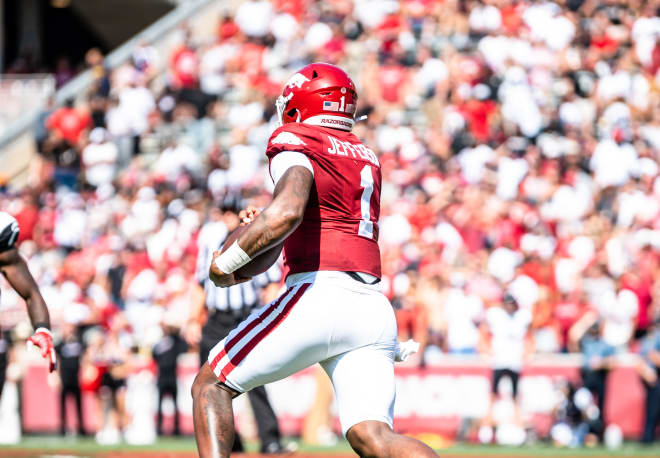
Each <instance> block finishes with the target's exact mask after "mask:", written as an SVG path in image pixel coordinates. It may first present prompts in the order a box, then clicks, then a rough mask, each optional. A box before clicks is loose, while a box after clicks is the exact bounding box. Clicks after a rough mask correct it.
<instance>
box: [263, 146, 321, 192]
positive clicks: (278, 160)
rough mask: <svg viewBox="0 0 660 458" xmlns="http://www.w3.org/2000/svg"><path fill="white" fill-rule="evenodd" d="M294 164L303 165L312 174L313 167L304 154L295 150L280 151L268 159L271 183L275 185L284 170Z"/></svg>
mask: <svg viewBox="0 0 660 458" xmlns="http://www.w3.org/2000/svg"><path fill="white" fill-rule="evenodd" d="M296 165H299V166H301V167H305V168H306V169H307V170H309V171H310V172H312V176H314V167H312V163H311V162H310V161H309V158H308V157H307V156H306V155H305V154H303V153H298V152H296V151H282V152H281V153H279V154H277V155H276V156H275V157H273V158H272V159H271V160H270V177H271V179H272V180H273V184H275V186H277V182H278V181H280V178H282V177H283V176H284V174H285V173H286V171H287V170H289V169H290V168H291V167H293V166H296Z"/></svg>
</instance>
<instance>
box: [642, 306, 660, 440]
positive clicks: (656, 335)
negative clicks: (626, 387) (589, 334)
mask: <svg viewBox="0 0 660 458" xmlns="http://www.w3.org/2000/svg"><path fill="white" fill-rule="evenodd" d="M640 353H641V356H642V358H643V362H642V364H641V366H640V375H641V377H642V382H643V383H644V388H645V389H646V415H645V420H644V432H643V434H642V438H641V440H642V442H644V443H646V444H650V443H652V442H654V441H655V439H656V429H657V427H658V424H660V319H658V318H656V320H655V322H654V323H653V327H652V329H651V330H650V332H649V334H648V335H647V336H646V337H645V338H644V340H643V341H642V345H641V347H640Z"/></svg>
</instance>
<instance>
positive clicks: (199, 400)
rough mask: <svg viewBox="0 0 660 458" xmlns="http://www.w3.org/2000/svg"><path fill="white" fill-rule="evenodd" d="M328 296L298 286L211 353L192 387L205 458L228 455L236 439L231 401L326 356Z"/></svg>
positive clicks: (198, 436) (257, 312)
mask: <svg viewBox="0 0 660 458" xmlns="http://www.w3.org/2000/svg"><path fill="white" fill-rule="evenodd" d="M327 296H328V292H327V291H326V290H325V289H324V288H322V287H319V288H317V287H316V286H314V287H310V284H309V283H304V284H298V285H295V286H294V287H292V288H289V289H288V290H287V291H286V292H285V293H284V294H283V295H282V296H280V297H279V298H278V299H277V300H276V301H274V302H272V303H271V304H268V305H266V306H264V307H261V308H259V309H257V310H255V311H254V312H253V313H251V314H250V316H249V317H248V318H247V319H246V320H245V321H243V322H242V323H241V324H240V325H239V326H238V327H237V328H236V329H234V330H233V331H232V332H231V333H229V335H228V336H227V337H226V338H225V339H223V340H222V341H221V342H219V343H218V344H217V345H216V346H215V347H214V348H213V349H212V350H211V352H210V354H209V357H208V361H207V363H205V364H204V366H203V367H202V369H201V370H200V372H199V374H198V376H197V378H196V379H195V382H194V384H193V418H194V423H195V437H196V439H197V441H198V442H197V443H198V447H199V452H200V456H202V457H205V456H227V455H228V453H229V452H228V448H231V444H232V441H233V439H234V419H233V412H232V408H231V399H232V397H234V396H236V395H238V394H241V393H244V392H247V391H250V390H251V389H253V388H255V387H257V386H261V385H264V384H266V383H270V382H272V381H275V380H279V379H282V378H284V377H287V376H288V375H291V374H293V373H294V372H298V371H299V370H301V369H304V368H305V367H307V366H310V365H311V364H314V363H316V362H318V361H320V360H322V359H324V358H325V357H327V348H328V346H327V342H328V340H329V335H331V333H332V327H331V326H328V323H331V316H332V315H333V314H334V311H333V310H332V309H330V308H327V309H326V308H324V307H322V303H321V301H322V299H323V298H326V299H327ZM324 313H325V314H324Z"/></svg>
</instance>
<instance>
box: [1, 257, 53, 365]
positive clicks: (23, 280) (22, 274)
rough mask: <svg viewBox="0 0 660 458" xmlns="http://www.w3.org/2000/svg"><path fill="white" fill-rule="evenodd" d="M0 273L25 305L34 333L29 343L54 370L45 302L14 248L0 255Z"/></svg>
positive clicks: (51, 342)
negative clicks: (38, 349) (47, 360)
mask: <svg viewBox="0 0 660 458" xmlns="http://www.w3.org/2000/svg"><path fill="white" fill-rule="evenodd" d="M0 272H2V274H3V275H4V276H5V278H7V281H8V282H9V284H10V285H11V287H12V288H14V290H15V291H16V292H17V293H18V294H19V296H21V297H22V298H23V299H24V300H25V302H26V304H27V310H28V315H29V316H30V322H31V323H32V327H33V328H34V329H35V333H34V335H33V336H32V337H30V339H29V340H30V342H32V343H33V344H34V345H37V346H38V347H39V348H40V349H41V353H42V356H43V357H44V358H49V359H50V370H51V371H53V370H54V369H55V363H56V358H55V349H54V348H53V338H52V335H51V334H50V316H49V314H48V308H47V307H46V302H45V301H44V298H43V297H42V296H41V293H40V292H39V286H37V282H36V281H35V280H34V277H32V274H31V273H30V270H29V269H28V266H27V263H26V262H25V260H24V259H23V257H22V256H21V255H20V254H19V253H18V250H17V249H16V247H13V248H10V249H9V250H6V251H3V252H1V253H0Z"/></svg>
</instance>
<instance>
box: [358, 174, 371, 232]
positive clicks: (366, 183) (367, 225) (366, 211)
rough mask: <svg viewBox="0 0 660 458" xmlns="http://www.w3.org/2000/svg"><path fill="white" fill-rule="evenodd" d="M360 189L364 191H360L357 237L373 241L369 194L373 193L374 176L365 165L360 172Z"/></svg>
mask: <svg viewBox="0 0 660 458" xmlns="http://www.w3.org/2000/svg"><path fill="white" fill-rule="evenodd" d="M360 187H362V188H364V191H362V198H361V199H360V212H361V214H362V221H360V228H359V229H358V235H361V236H362V237H367V238H370V239H373V238H374V223H373V222H372V221H371V194H373V192H374V176H373V174H372V172H371V166H370V165H365V166H364V168H363V169H362V171H361V172H360Z"/></svg>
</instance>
